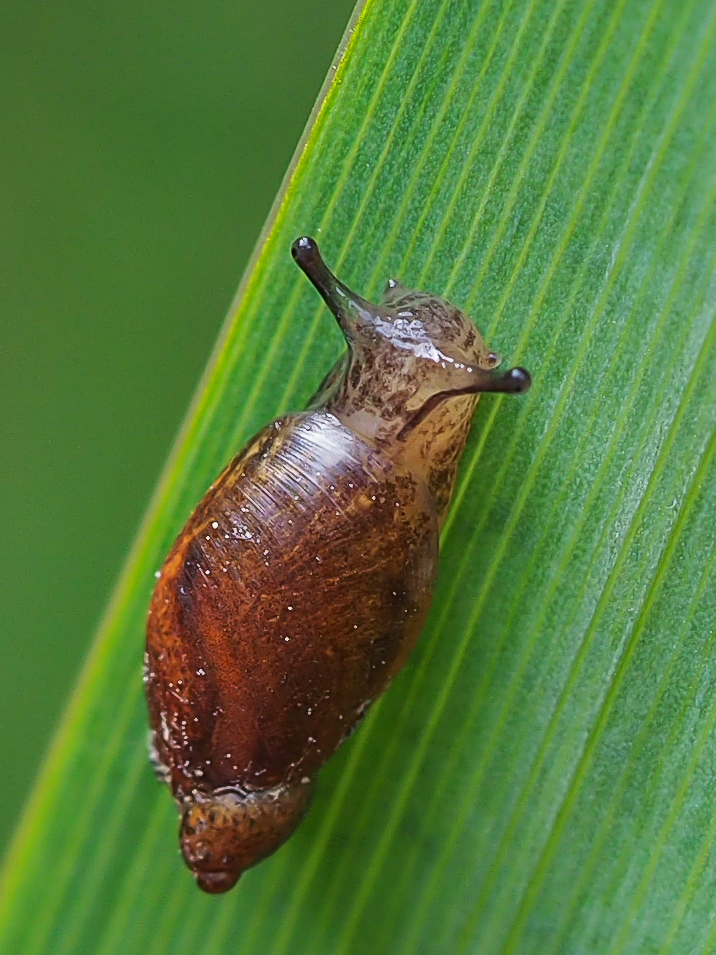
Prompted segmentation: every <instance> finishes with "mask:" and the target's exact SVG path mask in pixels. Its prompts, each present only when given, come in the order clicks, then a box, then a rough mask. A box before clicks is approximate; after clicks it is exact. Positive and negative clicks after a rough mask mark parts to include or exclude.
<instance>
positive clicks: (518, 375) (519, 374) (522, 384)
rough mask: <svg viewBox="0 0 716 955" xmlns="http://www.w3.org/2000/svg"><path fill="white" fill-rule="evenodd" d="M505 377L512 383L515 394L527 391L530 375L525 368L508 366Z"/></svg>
mask: <svg viewBox="0 0 716 955" xmlns="http://www.w3.org/2000/svg"><path fill="white" fill-rule="evenodd" d="M506 377H507V378H508V379H509V381H510V384H511V385H512V391H514V393H515V394H517V395H521V394H524V393H525V391H529V389H530V385H531V384H532V376H531V375H530V373H529V372H528V371H527V369H526V368H510V370H509V371H508V372H506Z"/></svg>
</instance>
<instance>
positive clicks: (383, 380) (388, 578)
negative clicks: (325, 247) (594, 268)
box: [145, 239, 529, 892]
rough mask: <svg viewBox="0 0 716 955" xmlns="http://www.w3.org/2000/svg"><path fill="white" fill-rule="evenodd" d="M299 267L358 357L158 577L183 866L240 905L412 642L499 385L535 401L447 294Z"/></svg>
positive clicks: (160, 721) (266, 447)
mask: <svg viewBox="0 0 716 955" xmlns="http://www.w3.org/2000/svg"><path fill="white" fill-rule="evenodd" d="M293 254H294V258H296V260H297V262H298V264H299V265H300V266H301V267H302V268H303V269H304V271H306V273H307V274H308V276H309V278H310V279H311V280H312V281H313V282H314V284H315V285H316V287H317V288H318V290H319V292H320V293H321V294H322V295H323V297H324V299H325V300H326V301H327V303H328V304H329V306H330V307H331V309H332V311H333V312H334V314H335V315H336V318H337V320H338V323H339V325H340V327H341V329H342V330H343V332H344V334H345V336H346V340H347V342H348V345H349V351H348V352H347V353H346V355H345V356H344V357H343V358H342V359H341V360H340V361H339V362H338V363H337V365H336V366H335V367H334V369H333V370H332V371H331V373H330V374H329V375H328V376H327V378H326V380H325V381H324V382H323V384H322V385H321V387H320V389H319V391H318V392H317V394H316V396H315V397H314V399H313V400H312V402H311V403H310V404H309V410H307V411H306V412H303V413H299V414H294V415H289V416H287V417H285V418H280V419H278V420H277V421H274V422H272V423H271V424H269V425H267V426H266V427H265V428H263V429H262V430H261V431H260V432H259V433H258V434H257V435H256V436H255V437H254V438H253V439H252V441H250V442H249V444H248V445H247V446H246V447H245V448H244V449H243V451H241V453H240V454H238V455H237V457H236V458H234V460H233V461H232V462H231V463H230V464H229V465H228V467H226V468H225V470H224V471H223V472H222V474H221V475H220V476H219V478H218V479H217V480H216V481H215V483H214V484H213V485H212V487H211V488H210V489H209V491H208V492H207V494H206V495H205V496H204V498H203V499H202V501H201V502H200V503H199V505H198V507H197V508H196V510H195V511H194V513H193V514H192V516H191V517H190V518H189V521H188V522H187V524H186V526H185V527H184V529H183V530H182V532H181V534H180V535H179V537H178V539H177V541H176V542H175V544H174V546H173V548H172V550H171V552H170V553H169V555H168V557H167V559H166V561H165V563H164V565H163V567H162V570H161V573H160V576H159V579H158V581H157V585H156V587H155V591H154V595H153V598H152V602H151V606H150V610H149V616H148V621H147V651H146V658H145V682H146V685H147V696H148V702H149V711H150V717H151V725H152V748H153V761H154V763H155V767H156V769H157V772H158V774H159V775H160V776H161V777H162V778H164V779H165V780H166V781H167V783H168V784H169V786H170V787H171V790H172V793H173V795H174V797H175V799H176V800H177V802H178V804H179V806H180V809H181V811H182V825H181V833H180V839H181V845H182V851H183V854H184V858H185V860H186V862H187V864H188V865H189V867H190V868H191V869H192V871H193V872H194V874H195V876H196V878H197V882H198V884H199V885H200V887H201V888H203V889H205V890H206V891H209V892H222V891H225V890H226V889H228V888H230V887H231V886H232V885H233V884H234V883H235V882H236V880H237V879H238V877H239V875H240V874H241V872H242V871H243V870H244V869H246V868H247V867H248V866H250V865H253V864H254V863H255V862H257V861H258V860H259V859H261V858H263V857H264V856H265V855H267V854H268V853H270V852H272V851H273V850H274V849H275V848H277V847H278V845H280V844H281V843H282V842H283V841H284V840H285V839H286V838H287V837H288V836H289V835H290V833H291V832H292V831H293V829H294V828H295V826H296V825H297V824H298V822H299V820H300V818H301V815H302V813H303V811H304V809H305V807H306V804H307V801H308V798H309V794H310V791H311V787H312V781H313V777H314V776H315V773H316V772H317V770H318V769H319V768H320V766H321V765H322V764H323V763H324V762H325V760H326V759H327V758H328V757H329V756H330V755H331V754H332V753H333V752H334V751H335V750H336V749H337V747H338V746H339V745H340V743H341V742H342V740H343V739H344V738H345V737H346V735H347V734H348V733H349V732H350V730H351V729H352V728H353V726H354V725H355V724H356V722H357V721H358V720H359V719H360V718H361V716H362V715H363V713H364V712H365V710H366V708H367V707H368V706H369V705H370V703H371V702H372V701H373V700H374V699H375V698H376V697H377V696H379V695H380V693H381V692H382V691H383V690H384V689H385V687H386V686H387V684H388V683H389V681H390V680H391V678H392V677H393V676H394V675H395V673H396V672H397V671H398V670H399V669H400V667H401V666H402V664H403V662H404V661H405V658H406V657H407V655H408V653H409V652H410V650H411V648H412V647H413V645H414V643H415V640H416V639H417V636H418V634H419V632H420V629H421V627H422V625H423V622H424V619H425V616H426V614H427V611H428V607H429V604H430V597H431V594H432V588H433V584H434V579H435V573H436V567H437V555H438V532H439V526H440V522H441V521H442V519H443V517H444V515H445V511H446V508H447V505H448V502H449V498H450V494H451V491H452V486H453V483H454V478H455V472H456V468H457V464H458V461H459V457H460V453H461V452H462V448H463V445H464V441H465V437H466V435H467V431H468V429H469V425H470V418H471V416H472V411H473V409H474V405H475V402H476V401H477V392H478V391H481V390H504V391H519V390H525V388H526V387H527V386H528V385H529V376H528V375H527V373H526V372H523V371H522V370H521V369H512V370H511V371H510V372H507V373H506V374H504V375H496V373H494V372H490V371H489V370H487V369H491V368H492V367H494V366H495V365H496V364H497V362H498V358H497V356H496V355H494V354H493V353H491V352H488V351H487V349H486V348H485V346H484V345H483V343H482V341H481V339H480V337H479V335H478V334H477V332H476V330H475V328H474V326H473V325H472V324H471V323H470V322H469V320H467V319H466V318H465V317H464V316H463V315H462V314H461V313H460V312H458V311H457V310H456V309H455V308H454V307H453V306H451V305H449V304H448V303H446V302H444V301H443V300H441V299H436V298H434V297H431V296H426V295H422V294H420V293H411V292H408V291H407V290H405V289H403V288H402V287H401V286H398V285H397V284H396V283H389V285H388V288H387V289H386V293H385V295H384V297H383V299H382V300H381V303H380V305H379V306H371V305H369V303H367V302H364V301H363V300H362V299H360V298H359V297H358V296H356V295H354V293H352V292H350V291H349V290H348V289H346V288H345V286H343V285H342V284H341V283H340V282H338V281H337V280H336V279H335V278H334V276H332V275H331V273H330V272H329V271H328V270H327V268H326V267H325V265H324V264H323V262H322V260H321V259H320V256H319V254H318V249H317V247H316V245H315V243H314V242H313V241H312V240H310V239H300V240H298V241H297V242H296V243H294V247H293Z"/></svg>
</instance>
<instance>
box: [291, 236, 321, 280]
mask: <svg viewBox="0 0 716 955" xmlns="http://www.w3.org/2000/svg"><path fill="white" fill-rule="evenodd" d="M291 255H292V256H293V260H294V262H295V263H296V264H297V265H298V266H299V267H300V268H302V269H303V270H304V271H305V270H306V267H309V268H310V266H311V265H313V264H314V263H315V262H316V261H319V262H320V260H321V253H320V252H319V251H318V243H317V242H316V240H315V239H312V238H311V237H310V236H308V235H302V236H301V237H300V238H298V239H296V241H295V242H294V243H293V245H292V246H291Z"/></svg>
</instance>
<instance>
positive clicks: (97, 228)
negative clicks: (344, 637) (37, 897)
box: [0, 0, 353, 850]
mask: <svg viewBox="0 0 716 955" xmlns="http://www.w3.org/2000/svg"><path fill="white" fill-rule="evenodd" d="M352 7H353V2H352V0H333V2H332V3H330V4H326V3H323V2H321V0H304V2H303V3H301V4H300V5H296V4H294V3H290V2H289V0H263V2H262V3H261V4H260V5H258V4H248V3H246V2H244V0H234V2H232V3H227V2H220V0H207V2H204V3H203V4H201V5H197V4H191V5H190V4H188V3H182V2H181V0H179V2H178V3H177V2H174V3H171V4H169V3H168V2H166V0H160V2H158V3H153V4H144V3H139V2H138V0H130V2H129V3H126V4H122V5H121V6H120V7H116V6H112V5H109V6H107V7H104V6H102V5H99V6H97V5H88V4H86V3H80V2H78V0H72V2H70V3H66V4H54V3H49V2H39V3H34V4H24V3H20V2H19V0H15V2H7V3H6V4H4V5H3V10H4V13H3V15H2V18H1V19H2V24H3V26H2V30H0V116H2V146H1V147H0V328H1V329H2V331H1V332H0V334H1V339H0V344H1V347H0V409H1V414H0V487H1V489H2V490H1V493H0V527H2V538H1V540H2V547H1V549H0V620H1V624H0V654H1V657H2V666H1V667H0V726H1V727H2V734H3V741H2V742H3V762H4V765H5V767H6V771H5V773H4V797H3V802H2V808H3V812H2V813H0V850H3V849H4V848H5V845H6V844H7V840H8V838H9V836H10V834H11V832H12V829H13V826H14V824H15V821H16V819H17V814H18V812H19V810H20V807H21V805H22V802H23V799H24V797H25V795H26V793H27V790H28V788H29V786H30V785H31V783H32V779H33V776H34V773H35V770H36V768H37V765H38V763H39V760H40V759H41V757H42V754H43V751H44V749H45V747H46V745H47V742H48V739H49V737H50V734H51V733H52V730H53V728H54V725H55V723H56V720H57V718H58V716H59V714H60V712H61V710H62V707H63V705H64V703H65V700H66V699H67V696H68V694H69V692H70V689H71V687H72V684H73V681H74V678H75V676H76V674H77V671H78V668H79V666H80V663H81V660H82V658H83V655H84V653H85V650H86V648H87V646H88V644H89V641H90V640H91V636H92V631H93V629H94V627H95V625H96V623H97V621H98V619H99V616H100V614H101V612H102V609H103V606H104V604H105V602H106V600H107V597H108V595H109V592H110V589H111V586H112V583H113V580H114V578H115V576H116V574H117V572H118V570H119V567H120V565H121V562H122V559H123V557H124V554H125V553H126V551H127V548H128V546H129V543H130V541H131V539H132V537H133V535H134V532H135V530H136V528H137V525H138V523H139V520H140V518H141V516H142V513H143V511H144V508H145V506H146V503H147V500H148V498H149V495H150V493H151V491H152V488H153V486H154V483H155V481H156V479H157V477H158V475H159V472H160V469H161V467H162V465H163V462H164V460H165V458H166V455H167V452H168V450H169V447H170V444H171V442H172V439H173V436H174V434H175V432H176V430H177V428H178V426H179V424H180V422H181V420H182V417H183V415H184V411H185V409H186V406H187V403H188V401H189V399H190V397H191V394H192V392H193V389H194V387H195V385H196V382H197V380H198V377H199V375H200V373H201V370H202V368H203V366H204V364H205V362H206V359H207V357H208V355H209V351H210V349H211V346H212V344H213V341H214V339H215V337H216V334H217V332H218V330H219V328H220V326H221V322H222V320H223V317H224V314H225V312H226V309H227V307H228V305H229V303H230V301H231V299H232V297H233V295H234V292H235V289H236V285H237V283H238V280H239V278H240V276H241V273H242V271H243V268H244V266H245V264H246V262H247V260H248V257H249V255H250V253H251V250H252V248H253V245H254V243H255V241H256V239H257V236H258V234H259V231H260V229H261V226H262V224H263V221H264V219H265V217H266V215H267V213H268V211H269V208H270V206H271V202H272V200H273V197H274V195H275V193H276V190H277V189H278V186H279V184H280V182H281V178H282V176H283V173H284V171H285V168H286V166H287V164H288V162H289V160H290V158H291V155H292V153H293V150H294V148H295V145H296V142H297V140H298V138H299V136H300V134H301V131H302V129H303V126H304V124H305V122H306V120H307V118H308V115H309V113H310V110H311V107H312V105H313V102H314V100H315V98H316V95H317V94H318V91H319V89H320V86H321V84H322V81H323V78H324V76H325V74H326V71H327V69H328V67H329V64H330V61H331V58H332V56H333V54H334V51H335V48H336V46H337V44H338V42H339V40H340V37H341V34H342V32H343V30H344V28H345V25H346V22H347V20H348V17H349V15H350V12H351V9H352ZM287 254H288V250H287Z"/></svg>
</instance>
